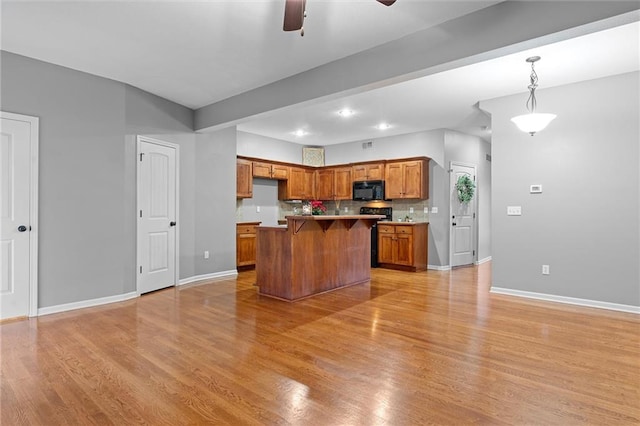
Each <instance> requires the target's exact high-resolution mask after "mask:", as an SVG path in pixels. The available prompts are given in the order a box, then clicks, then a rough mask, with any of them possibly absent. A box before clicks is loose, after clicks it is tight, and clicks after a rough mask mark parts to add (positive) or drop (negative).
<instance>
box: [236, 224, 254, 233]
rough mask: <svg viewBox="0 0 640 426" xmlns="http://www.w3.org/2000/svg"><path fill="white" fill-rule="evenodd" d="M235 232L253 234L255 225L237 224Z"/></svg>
mask: <svg viewBox="0 0 640 426" xmlns="http://www.w3.org/2000/svg"><path fill="white" fill-rule="evenodd" d="M236 233H237V234H238V235H241V234H255V233H256V227H255V225H238V226H237V229H236Z"/></svg>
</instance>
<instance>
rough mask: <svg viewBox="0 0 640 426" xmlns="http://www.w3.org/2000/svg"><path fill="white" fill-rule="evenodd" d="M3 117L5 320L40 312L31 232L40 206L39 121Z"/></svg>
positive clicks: (0, 172) (0, 241)
mask: <svg viewBox="0 0 640 426" xmlns="http://www.w3.org/2000/svg"><path fill="white" fill-rule="evenodd" d="M1 115H2V126H1V127H0V134H1V135H0V216H1V218H0V319H6V318H13V317H22V316H27V315H30V316H31V315H36V313H37V312H36V311H37V298H36V296H37V294H35V293H36V290H37V283H36V281H35V279H36V277H35V274H36V270H35V266H34V265H35V264H36V259H35V255H36V254H37V251H36V250H35V245H36V244H37V238H36V236H37V235H36V234H35V233H34V232H32V230H33V228H34V227H35V226H36V223H35V219H36V216H35V212H33V214H32V209H36V206H35V204H36V203H37V198H36V194H35V192H37V191H36V185H37V170H33V169H34V168H36V169H37V161H36V160H37V141H38V119H37V118H35V117H26V116H21V115H17V114H10V113H4V112H3V113H1ZM32 160H33V163H34V164H33V166H32ZM33 180H35V182H33ZM32 198H33V200H32ZM32 249H33V250H32ZM32 252H33V257H34V258H33V259H32ZM32 268H33V269H32ZM32 287H33V289H32ZM32 299H33V300H32ZM33 301H35V305H34V304H33V303H32V302H33Z"/></svg>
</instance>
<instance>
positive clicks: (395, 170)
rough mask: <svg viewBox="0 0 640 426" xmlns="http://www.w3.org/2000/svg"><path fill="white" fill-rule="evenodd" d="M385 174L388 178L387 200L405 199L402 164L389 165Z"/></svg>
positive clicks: (385, 190)
mask: <svg viewBox="0 0 640 426" xmlns="http://www.w3.org/2000/svg"><path fill="white" fill-rule="evenodd" d="M384 174H385V178H386V180H385V183H384V185H385V186H384V193H385V198H387V199H391V200H393V199H395V198H403V192H404V188H403V176H404V168H403V167H402V163H387V165H386V167H385V171H384Z"/></svg>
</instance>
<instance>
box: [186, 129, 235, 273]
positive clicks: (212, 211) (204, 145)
mask: <svg viewBox="0 0 640 426" xmlns="http://www.w3.org/2000/svg"><path fill="white" fill-rule="evenodd" d="M236 149H237V146H236V128H235V127H229V128H227V129H223V130H218V131H216V132H212V133H203V134H197V135H196V162H195V170H196V185H195V187H196V202H195V211H196V214H195V229H196V237H195V253H196V256H195V275H196V276H199V275H207V274H211V273H216V272H225V271H232V270H235V269H236V227H235V223H236V210H235V205H236ZM205 250H208V251H209V253H210V258H209V259H204V251H205Z"/></svg>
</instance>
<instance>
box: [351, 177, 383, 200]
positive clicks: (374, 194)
mask: <svg viewBox="0 0 640 426" xmlns="http://www.w3.org/2000/svg"><path fill="white" fill-rule="evenodd" d="M353 200H354V201H372V200H384V181H383V180H370V181H362V182H353Z"/></svg>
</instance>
